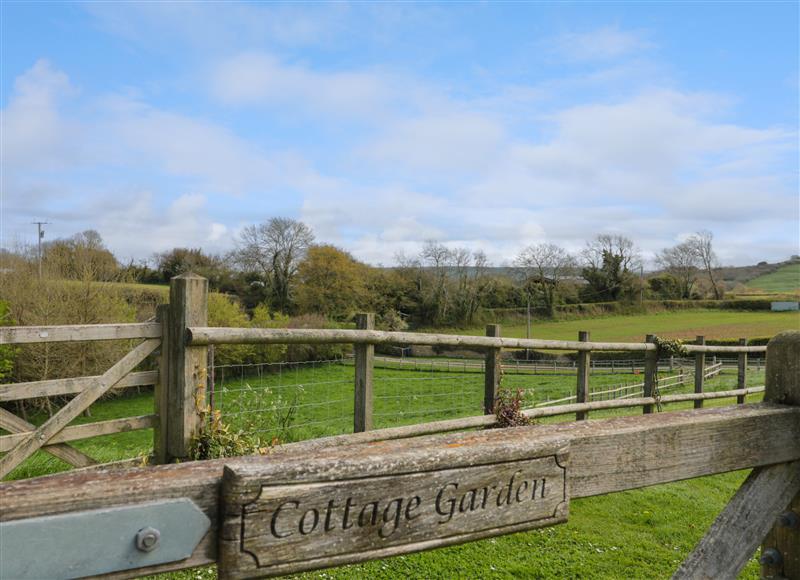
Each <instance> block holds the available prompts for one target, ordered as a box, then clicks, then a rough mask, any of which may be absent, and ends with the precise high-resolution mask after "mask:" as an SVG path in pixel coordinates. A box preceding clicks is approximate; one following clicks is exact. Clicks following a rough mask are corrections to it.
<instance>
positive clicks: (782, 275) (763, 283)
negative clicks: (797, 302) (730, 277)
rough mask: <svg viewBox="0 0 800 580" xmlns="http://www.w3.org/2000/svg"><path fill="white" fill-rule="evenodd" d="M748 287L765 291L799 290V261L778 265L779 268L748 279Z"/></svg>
mask: <svg viewBox="0 0 800 580" xmlns="http://www.w3.org/2000/svg"><path fill="white" fill-rule="evenodd" d="M745 285H746V286H747V287H748V288H754V289H756V290H763V291H765V292H794V291H796V290H800V262H794V263H789V264H785V265H783V266H780V267H779V268H777V269H775V270H773V271H772V272H769V273H767V274H763V275H761V276H757V277H755V278H752V279H751V280H748V281H747V283H746V284H745Z"/></svg>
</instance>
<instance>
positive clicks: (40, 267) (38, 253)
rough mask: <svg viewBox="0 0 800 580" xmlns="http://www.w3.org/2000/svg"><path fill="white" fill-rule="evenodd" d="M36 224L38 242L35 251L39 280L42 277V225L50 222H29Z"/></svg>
mask: <svg viewBox="0 0 800 580" xmlns="http://www.w3.org/2000/svg"><path fill="white" fill-rule="evenodd" d="M31 223H33V224H36V228H37V231H38V232H39V235H38V236H37V238H36V239H37V240H38V242H39V250H38V252H37V257H38V259H39V280H41V279H42V238H44V230H43V229H42V226H44V225H48V224H50V222H31Z"/></svg>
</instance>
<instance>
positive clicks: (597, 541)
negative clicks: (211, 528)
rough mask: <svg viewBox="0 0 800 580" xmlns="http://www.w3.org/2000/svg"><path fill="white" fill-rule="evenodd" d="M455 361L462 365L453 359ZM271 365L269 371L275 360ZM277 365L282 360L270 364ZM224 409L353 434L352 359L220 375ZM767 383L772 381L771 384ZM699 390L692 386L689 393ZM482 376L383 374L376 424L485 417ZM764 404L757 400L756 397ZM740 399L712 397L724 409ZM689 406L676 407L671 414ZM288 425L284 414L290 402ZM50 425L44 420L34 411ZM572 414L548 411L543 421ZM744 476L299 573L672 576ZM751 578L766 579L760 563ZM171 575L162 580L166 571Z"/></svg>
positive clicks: (46, 464)
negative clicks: (498, 533) (488, 535)
mask: <svg viewBox="0 0 800 580" xmlns="http://www.w3.org/2000/svg"><path fill="white" fill-rule="evenodd" d="M454 366H457V365H454ZM267 368H270V367H267ZM272 368H275V367H272ZM217 377H218V381H219V383H218V384H219V391H218V392H217V393H216V396H217V400H216V404H217V407H218V408H221V409H222V412H223V417H224V418H226V419H227V420H229V421H230V422H231V423H232V424H234V426H236V427H240V428H245V429H260V430H262V431H263V434H264V436H265V437H271V436H273V435H275V434H282V435H283V436H284V437H285V439H286V440H298V439H302V438H307V437H318V436H322V435H328V434H336V433H345V432H349V431H350V430H351V429H352V394H353V386H352V382H353V367H352V364H351V363H348V362H346V363H316V364H306V365H300V366H296V367H280V371H279V372H265V371H264V370H263V369H262V370H261V372H258V369H257V368H253V367H238V368H231V367H228V368H227V369H226V376H225V378H224V380H223V379H222V376H221V373H220V372H219V371H218V374H217ZM735 378H736V377H735V374H731V373H727V374H724V375H722V376H720V377H718V378H715V379H713V380H711V381H709V382H708V383H707V388H708V390H717V389H723V388H730V387H731V386H733V384H734V383H735ZM575 381H576V377H575V376H574V375H571V376H564V375H558V374H552V373H550V374H546V373H545V374H541V375H534V376H531V375H517V374H513V373H511V372H509V373H506V374H505V375H504V379H503V382H504V385H506V386H508V387H511V388H523V389H525V390H526V397H528V400H529V401H538V400H543V399H546V398H551V399H552V398H558V397H561V396H566V395H569V394H572V393H573V392H574V389H575ZM639 381H641V375H633V374H630V373H626V374H616V375H605V374H594V375H592V380H591V385H592V388H603V387H607V386H612V385H619V384H623V383H630V382H639ZM762 382H763V372H762V373H757V372H755V371H754V372H752V373H750V381H749V383H750V384H758V383H762ZM762 384H763V383H762ZM690 388H691V387H690V386H688V385H687V387H686V389H687V390H688V389H690ZM482 398H483V375H482V373H481V372H480V371H479V370H474V371H464V370H463V369H461V370H458V369H455V368H454V369H451V371H450V372H448V371H446V370H445V371H433V372H431V371H430V370H419V371H413V370H397V369H391V368H390V369H382V368H377V369H375V420H376V426H377V427H388V426H393V425H400V424H408V423H415V422H421V421H432V420H437V419H444V418H452V417H457V416H466V415H473V414H479V413H480V409H481V403H482ZM752 399H753V400H756V399H757V397H754V398H752ZM730 402H731V401H730V400H728V401H725V402H722V401H708V402H707V405H708V406H714V405H719V404H724V403H728V404H729V403H730ZM152 405H153V401H152V394H151V393H149V392H142V393H139V394H135V393H133V394H131V395H130V396H124V397H119V398H116V399H110V400H104V401H101V402H99V403H96V404H95V405H93V407H92V415H93V416H92V417H91V418H87V417H81V418H79V419H78V420H76V423H85V422H90V421H97V420H106V419H112V418H117V417H126V416H134V415H142V414H148V413H151V412H152V409H153V406H152ZM689 407H691V403H683V404H675V405H672V406H670V408H669V410H673V409H684V408H689ZM292 408H293V409H294V411H292V420H291V422H290V428H288V429H283V431H281V427H280V420H281V418H284V417H285V416H286V414H287V412H288V411H289V410H290V409H292ZM639 413H641V411H640V410H639V409H629V410H610V411H603V412H597V413H593V414H592V418H602V417H609V416H616V415H621V414H639ZM31 419H32V420H33V422H36V423H40V422H41V421H42V420H44V419H45V417H44V416H36V417H33V418H31ZM564 420H571V417H559V418H555V417H554V418H548V419H546V420H543V421H542V423H550V422H556V421H564ZM75 445H76V447H78V448H79V449H81V450H83V451H85V452H86V453H88V454H90V455H92V456H93V457H95V458H97V459H99V460H102V461H113V460H118V459H124V458H129V457H136V456H141V455H143V454H146V453H147V452H149V450H150V449H151V445H152V431H151V430H142V431H136V432H129V433H122V434H118V435H113V436H105V437H97V438H94V439H88V440H83V441H78V442H75ZM63 469H66V465H64V464H62V463H61V462H60V461H58V460H55V459H52V458H50V457H49V456H48V455H46V454H44V453H37V454H36V455H35V456H34V457H33V458H31V459H29V460H28V461H26V462H25V463H24V464H23V466H21V467H20V468H18V469H17V470H16V471H15V472H14V473H13V474H12V476H13V477H15V478H16V477H32V476H36V475H43V474H45V473H52V472H55V471H60V470H63ZM744 477H745V473H743V472H740V473H732V474H724V475H719V476H714V477H707V478H701V479H694V480H690V481H686V482H677V483H672V484H669V485H662V486H657V487H653V488H648V489H643V490H634V491H629V492H624V493H618V494H611V495H607V496H603V497H597V498H590V499H582V500H576V501H573V502H572V504H571V507H570V511H571V514H570V519H569V523H568V524H566V525H562V526H556V527H553V528H546V529H542V530H534V531H530V532H523V533H518V534H512V535H509V536H503V537H498V538H494V539H489V540H483V541H479V542H473V543H468V544H464V545H460V546H453V547H448V548H443V549H438V550H433V551H429V552H423V553H419V554H412V555H407V556H400V557H396V558H391V559H385V560H379V561H374V562H368V563H364V564H360V565H353V566H345V567H340V568H335V569H330V570H325V571H320V572H314V573H307V574H303V575H300V576H299V578H304V579H305V578H308V579H311V578H347V579H360V578H387V579H388V578H396V577H402V576H405V577H408V578H419V579H423V578H425V579H427V578H515V577H516V578H520V577H524V578H553V577H558V578H623V577H624V578H662V577H668V576H669V575H670V574H671V573H672V572H674V570H675V568H676V567H677V565H678V564H679V562H680V561H682V560H683V558H684V557H685V556H686V555H687V554H688V553H689V551H690V550H691V548H692V547H693V546H694V544H695V543H696V542H697V540H698V539H699V538H700V537H701V536H702V535H703V533H704V532H705V530H706V529H707V528H708V526H709V525H710V523H711V522H712V521H713V519H714V517H715V516H716V515H717V513H719V511H720V510H721V509H722V508H723V507H724V505H725V503H726V502H727V501H728V499H729V498H730V497H731V495H732V494H733V493H734V492H735V490H736V489H737V487H738V486H739V485H740V484H741V482H742V480H743V478H744ZM166 577H168V578H173V579H176V580H178V579H187V580H188V579H189V578H215V577H216V571H215V569H214V568H213V567H206V568H202V569H197V570H190V571H183V572H177V573H171V574H168V575H166ZM743 577H745V578H756V577H758V570H757V565H756V564H755V563H751V564H750V565H749V566H748V568H747V570H746V572H745V574H744V575H743ZM162 578H163V576H162Z"/></svg>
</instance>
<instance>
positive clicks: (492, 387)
mask: <svg viewBox="0 0 800 580" xmlns="http://www.w3.org/2000/svg"><path fill="white" fill-rule="evenodd" d="M486 336H491V337H495V338H499V337H500V325H499V324H487V325H486ZM500 362H501V361H500V349H499V348H487V349H486V364H485V369H486V370H485V371H484V387H483V412H484V413H485V414H486V415H491V414H492V413H494V400H495V398H496V397H497V391H498V389H499V388H500V376H501V372H502V369H501V367H500Z"/></svg>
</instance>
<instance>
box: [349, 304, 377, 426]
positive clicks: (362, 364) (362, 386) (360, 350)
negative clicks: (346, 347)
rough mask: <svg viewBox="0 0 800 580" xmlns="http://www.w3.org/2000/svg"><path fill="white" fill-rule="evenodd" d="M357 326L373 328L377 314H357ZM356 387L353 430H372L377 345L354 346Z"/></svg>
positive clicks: (364, 328)
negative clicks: (373, 378)
mask: <svg viewBox="0 0 800 580" xmlns="http://www.w3.org/2000/svg"><path fill="white" fill-rule="evenodd" d="M356 328H358V329H360V330H373V329H374V328H375V315H374V314H372V313H367V312H362V313H360V314H357V315H356ZM353 356H354V362H353V366H354V367H355V389H354V392H353V432H354V433H361V432H362V431H371V430H372V386H373V380H372V377H373V368H374V366H375V346H374V345H371V344H356V345H354V347H353Z"/></svg>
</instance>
